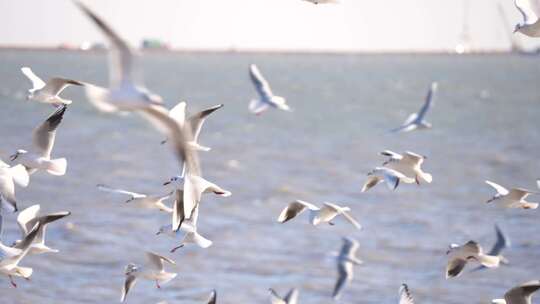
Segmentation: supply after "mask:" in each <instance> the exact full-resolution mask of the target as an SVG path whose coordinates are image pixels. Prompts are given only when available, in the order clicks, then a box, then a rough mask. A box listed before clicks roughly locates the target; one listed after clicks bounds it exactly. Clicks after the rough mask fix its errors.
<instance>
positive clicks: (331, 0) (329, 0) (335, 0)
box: [304, 0, 339, 4]
mask: <svg viewBox="0 0 540 304" xmlns="http://www.w3.org/2000/svg"><path fill="white" fill-rule="evenodd" d="M304 1H307V2H311V3H313V4H319V3H320V4H326V3H339V1H338V0H304Z"/></svg>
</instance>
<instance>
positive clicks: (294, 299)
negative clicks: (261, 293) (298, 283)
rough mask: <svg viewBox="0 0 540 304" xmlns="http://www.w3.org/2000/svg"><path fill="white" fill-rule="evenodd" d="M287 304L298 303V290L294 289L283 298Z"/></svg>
mask: <svg viewBox="0 0 540 304" xmlns="http://www.w3.org/2000/svg"><path fill="white" fill-rule="evenodd" d="M283 300H285V302H286V303H287V304H296V303H298V289H296V288H293V289H291V290H289V292H288V293H287V294H286V295H285V298H283Z"/></svg>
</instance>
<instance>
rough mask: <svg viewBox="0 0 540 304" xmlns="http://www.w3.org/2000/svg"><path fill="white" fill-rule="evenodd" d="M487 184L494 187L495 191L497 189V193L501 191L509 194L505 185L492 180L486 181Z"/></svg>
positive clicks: (501, 193)
mask: <svg viewBox="0 0 540 304" xmlns="http://www.w3.org/2000/svg"><path fill="white" fill-rule="evenodd" d="M486 184H488V185H490V186H491V187H493V188H494V189H495V191H497V193H499V194H500V195H507V194H508V190H507V189H506V188H505V187H503V186H501V185H499V184H496V183H494V182H492V181H488V180H487V181H486Z"/></svg>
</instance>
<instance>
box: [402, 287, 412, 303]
mask: <svg viewBox="0 0 540 304" xmlns="http://www.w3.org/2000/svg"><path fill="white" fill-rule="evenodd" d="M399 304H414V299H413V297H412V295H411V292H410V291H409V287H408V286H407V284H401V287H400V288H399Z"/></svg>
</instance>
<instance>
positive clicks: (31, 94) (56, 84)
mask: <svg viewBox="0 0 540 304" xmlns="http://www.w3.org/2000/svg"><path fill="white" fill-rule="evenodd" d="M21 71H22V73H23V74H24V75H25V76H26V77H28V79H30V81H31V82H32V86H33V88H31V89H30V90H28V96H27V99H28V100H35V101H39V102H43V103H48V104H53V105H56V106H59V105H62V104H65V105H68V104H71V100H67V99H63V98H61V97H60V96H59V95H60V93H62V91H63V90H64V89H65V88H67V87H68V86H69V85H77V86H82V85H83V83H82V82H79V81H76V80H72V79H65V78H59V77H55V78H51V79H49V80H48V81H47V83H45V82H44V81H43V80H41V78H39V77H38V76H36V74H34V72H32V70H31V69H30V68H29V67H23V68H21Z"/></svg>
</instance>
